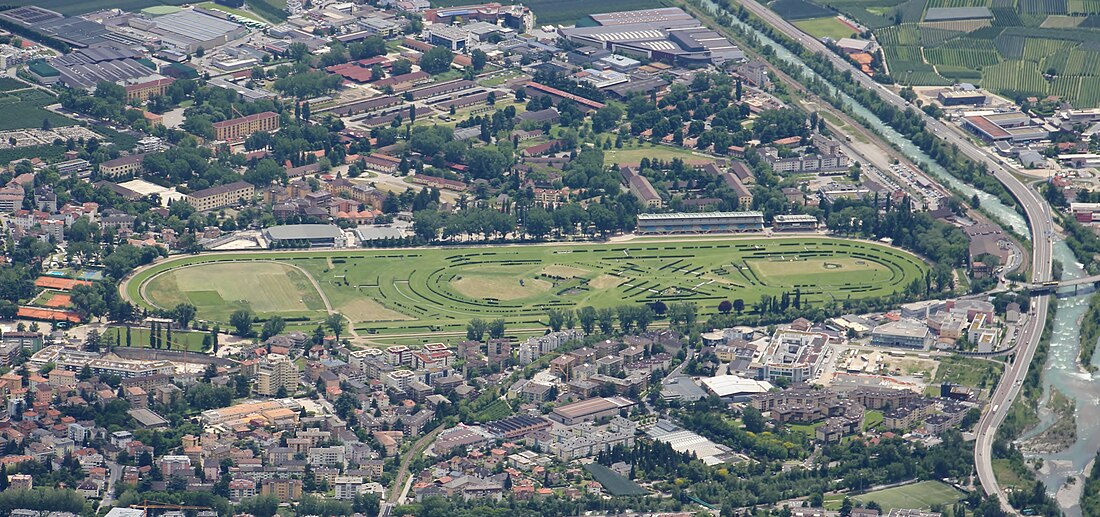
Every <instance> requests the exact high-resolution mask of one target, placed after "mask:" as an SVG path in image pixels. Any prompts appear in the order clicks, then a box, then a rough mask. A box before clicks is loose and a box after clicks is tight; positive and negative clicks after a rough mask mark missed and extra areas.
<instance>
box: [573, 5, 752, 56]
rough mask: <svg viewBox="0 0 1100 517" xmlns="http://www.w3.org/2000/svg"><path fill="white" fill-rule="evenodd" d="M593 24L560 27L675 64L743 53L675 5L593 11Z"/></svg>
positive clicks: (595, 42)
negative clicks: (609, 11) (629, 9)
mask: <svg viewBox="0 0 1100 517" xmlns="http://www.w3.org/2000/svg"><path fill="white" fill-rule="evenodd" d="M589 19H590V20H591V23H595V24H596V26H594V27H593V26H586V27H585V26H580V25H581V24H578V27H575V28H571V29H560V31H559V32H560V34H561V37H563V38H565V39H567V40H569V41H572V42H573V43H577V44H580V45H592V46H595V47H598V48H603V49H606V50H609V51H611V52H614V53H618V54H624V55H630V56H637V57H642V58H645V59H649V60H653V61H663V62H667V63H670V64H674V65H683V66H692V65H694V66H702V65H707V64H721V63H724V62H727V61H741V60H743V59H745V53H744V52H743V51H741V49H739V48H737V46H736V45H734V44H733V43H731V42H730V41H729V40H728V39H726V38H725V37H724V36H722V35H720V34H718V33H717V32H714V31H712V30H710V29H708V28H706V27H704V26H703V24H702V23H700V22H699V21H698V20H696V19H695V18H693V17H691V15H689V14H687V13H685V12H684V11H683V10H682V9H680V8H678V7H665V8H659V9H646V10H641V11H626V12H621V13H609V14H593V15H590V16H589Z"/></svg>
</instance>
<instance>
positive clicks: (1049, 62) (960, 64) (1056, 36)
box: [771, 0, 1100, 108]
mask: <svg viewBox="0 0 1100 517" xmlns="http://www.w3.org/2000/svg"><path fill="white" fill-rule="evenodd" d="M811 2H812V3H811ZM771 5H772V8H773V9H774V10H775V12H776V13H778V14H780V15H781V16H783V17H784V18H787V19H788V20H791V21H794V23H795V24H796V25H798V26H799V27H800V28H801V29H802V30H803V31H805V32H807V33H808V34H811V35H814V36H817V37H820V36H822V35H824V31H825V30H826V28H824V27H822V26H819V25H817V24H816V22H818V20H819V19H823V18H821V17H824V16H826V15H831V14H833V11H829V12H826V13H824V14H822V13H821V9H822V8H823V7H827V8H830V9H833V10H835V11H836V12H840V13H843V14H845V15H847V16H849V17H850V18H852V19H854V20H856V21H858V22H859V23H861V24H863V25H865V26H866V27H869V28H870V29H872V31H873V32H874V35H875V39H876V40H878V42H879V44H881V45H882V53H883V57H884V58H885V61H886V66H887V68H888V70H889V73H890V75H891V77H893V79H894V80H895V81H896V82H897V83H898V84H902V85H913V86H947V85H951V84H953V83H957V82H969V83H973V84H977V85H980V86H981V87H982V88H985V89H987V90H990V91H993V92H995V93H999V94H1002V95H1006V96H1008V97H1010V98H1014V99H1015V98H1022V97H1026V96H1037V97H1040V98H1041V97H1045V96H1047V95H1056V96H1058V97H1060V98H1061V99H1062V100H1064V101H1066V102H1069V103H1071V104H1073V105H1074V106H1076V107H1081V108H1084V107H1091V106H1098V105H1100V80H1098V77H1097V76H1098V72H1097V70H1098V66H1100V47H1098V46H1097V45H1096V42H1097V41H1100V1H1098V0H1018V1H1017V0H809V1H807V0H779V1H776V2H774V3H773V4H771ZM942 7H988V8H989V13H988V14H992V17H989V16H988V14H986V15H985V16H976V17H974V18H970V19H960V20H947V21H935V20H929V19H928V14H929V9H933V8H942ZM807 18H814V19H813V20H808V19H807Z"/></svg>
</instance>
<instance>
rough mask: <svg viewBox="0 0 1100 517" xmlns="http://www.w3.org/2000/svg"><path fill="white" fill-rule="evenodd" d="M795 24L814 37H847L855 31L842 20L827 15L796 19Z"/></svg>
mask: <svg viewBox="0 0 1100 517" xmlns="http://www.w3.org/2000/svg"><path fill="white" fill-rule="evenodd" d="M794 24H795V26H797V27H798V28H799V29H802V30H803V31H805V32H806V34H809V35H810V36H813V37H815V38H826V37H828V38H833V39H840V38H848V37H851V36H852V35H853V34H855V33H856V31H855V30H853V29H852V28H851V27H849V26H847V25H845V24H844V22H842V21H840V20H838V19H836V17H835V16H827V17H824V18H811V19H809V20H796V21H795V22H794Z"/></svg>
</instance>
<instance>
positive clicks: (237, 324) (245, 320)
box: [229, 309, 255, 337]
mask: <svg viewBox="0 0 1100 517" xmlns="http://www.w3.org/2000/svg"><path fill="white" fill-rule="evenodd" d="M254 320H255V317H254V316H253V315H252V311H250V310H248V309H238V310H237V311H236V312H234V313H233V314H232V315H230V316H229V324H230V325H233V328H234V329H236V330H237V335H238V336H241V337H248V336H251V335H252V322H253V321H254Z"/></svg>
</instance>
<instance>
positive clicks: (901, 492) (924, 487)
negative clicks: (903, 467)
mask: <svg viewBox="0 0 1100 517" xmlns="http://www.w3.org/2000/svg"><path fill="white" fill-rule="evenodd" d="M962 497H963V493H962V492H960V491H958V490H955V489H954V488H953V487H951V486H950V485H947V484H944V483H941V482H939V481H921V482H920V483H914V484H912V485H905V486H899V487H894V488H887V489H883V490H878V491H875V492H868V493H866V494H863V495H861V496H857V497H855V499H856V500H857V501H861V502H863V503H864V504H866V503H869V502H871V501H876V502H878V504H879V505H880V506H882V509H883V510H884V511H887V512H888V511H890V510H892V509H894V508H918V509H929V508H932V506H933V505H950V504H954V503H955V502H956V501H958V500H959V499H962Z"/></svg>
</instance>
